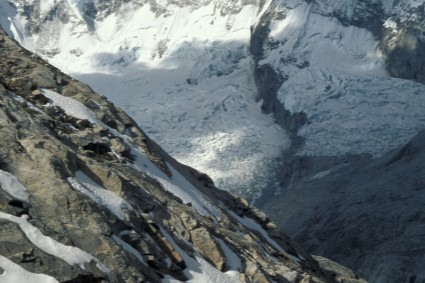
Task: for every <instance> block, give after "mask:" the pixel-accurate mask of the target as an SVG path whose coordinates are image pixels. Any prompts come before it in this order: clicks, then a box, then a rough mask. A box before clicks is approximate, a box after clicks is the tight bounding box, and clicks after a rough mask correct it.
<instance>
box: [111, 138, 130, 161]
mask: <svg viewBox="0 0 425 283" xmlns="http://www.w3.org/2000/svg"><path fill="white" fill-rule="evenodd" d="M110 143H111V149H112V150H113V151H114V152H116V153H118V154H121V155H123V156H127V157H128V156H130V151H131V150H130V147H129V146H128V145H126V144H125V143H123V142H122V140H121V139H120V138H113V139H111V140H110Z"/></svg>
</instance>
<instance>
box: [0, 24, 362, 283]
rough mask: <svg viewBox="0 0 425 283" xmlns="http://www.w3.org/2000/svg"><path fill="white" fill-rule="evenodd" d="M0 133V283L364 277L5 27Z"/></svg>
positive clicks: (0, 53)
mask: <svg viewBox="0 0 425 283" xmlns="http://www.w3.org/2000/svg"><path fill="white" fill-rule="evenodd" d="M0 132H1V136H2V139H1V141H0V225H1V230H0V267H1V268H2V274H1V275H0V281H1V279H2V278H5V280H9V281H12V282H14V281H13V280H15V282H18V281H19V280H20V278H24V277H22V276H26V275H28V274H30V276H29V278H31V279H29V280H32V281H31V282H57V281H59V282H168V280H171V279H174V280H180V281H186V280H189V279H194V280H195V282H207V281H208V280H210V281H211V282H219V281H224V282H239V281H240V282H363V281H362V280H361V279H358V278H357V277H356V276H355V275H354V274H349V273H347V272H342V273H340V272H334V271H333V270H334V269H332V268H329V264H327V265H325V267H324V268H322V267H321V266H320V264H319V262H318V261H316V260H315V259H313V258H312V257H311V256H310V255H309V254H307V253H306V252H305V251H304V250H303V249H302V248H300V247H298V246H297V245H296V244H295V243H294V242H293V241H291V240H290V239H289V238H288V237H287V236H285V235H284V234H282V233H280V232H279V231H278V230H277V229H276V226H275V225H274V224H273V223H272V222H271V221H270V220H269V219H268V217H267V216H266V215H265V214H264V213H262V212H260V211H259V210H257V209H254V208H252V207H249V206H248V205H247V204H246V202H244V201H243V200H242V199H239V198H236V197H233V196H232V195H230V194H229V193H227V192H224V191H220V190H218V189H217V188H215V187H214V185H213V183H212V182H211V180H210V179H209V178H208V176H206V175H204V174H201V173H199V172H197V171H195V170H193V169H191V168H189V167H186V166H182V165H180V164H178V163H177V162H176V161H175V160H173V159H172V158H171V157H170V156H168V155H167V154H166V153H165V152H164V151H163V150H162V149H161V148H160V147H159V146H158V145H156V144H155V143H154V142H153V141H152V140H150V139H149V137H147V136H146V135H145V134H144V133H143V131H142V130H141V129H140V128H139V127H138V126H137V125H136V124H135V123H134V122H133V121H132V119H131V118H129V117H128V116H127V115H126V114H125V113H123V112H122V111H121V110H120V109H117V108H115V107H114V106H113V105H112V103H110V102H108V101H107V99H106V98H105V97H102V96H100V95H98V94H96V93H94V92H93V91H92V90H91V89H90V88H89V87H88V86H87V85H84V84H82V83H79V82H78V81H75V80H73V79H72V78H70V77H68V76H67V75H65V74H63V73H61V72H60V71H59V70H57V69H55V68H54V67H52V66H50V65H49V64H47V63H46V62H45V61H44V60H41V59H40V58H39V57H38V56H36V55H34V54H31V53H30V52H28V51H26V50H24V49H22V48H21V47H20V46H19V45H18V44H17V43H16V42H15V41H13V40H12V39H10V38H9V37H8V36H7V35H6V34H5V33H4V32H2V31H1V32H0ZM335 270H337V269H335ZM28 272H30V273H28ZM36 273H37V274H36ZM39 273H41V274H44V275H40V274H39ZM27 278H28V277H27ZM226 280H227V281H226ZM9 281H8V282H9ZM19 282H23V281H19Z"/></svg>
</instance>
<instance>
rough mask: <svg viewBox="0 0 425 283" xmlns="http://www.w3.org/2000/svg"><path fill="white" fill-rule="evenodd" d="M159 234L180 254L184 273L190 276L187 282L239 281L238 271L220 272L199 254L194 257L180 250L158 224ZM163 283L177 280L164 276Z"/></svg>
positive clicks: (219, 282)
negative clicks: (184, 264) (184, 267)
mask: <svg viewBox="0 0 425 283" xmlns="http://www.w3.org/2000/svg"><path fill="white" fill-rule="evenodd" d="M160 231H161V234H162V235H163V236H164V237H165V238H166V239H167V240H168V241H169V242H170V243H171V244H172V245H173V247H174V249H175V250H176V251H177V252H178V253H179V254H180V255H181V256H182V258H183V260H184V262H185V263H186V266H187V268H186V269H185V275H186V276H187V277H188V278H190V280H189V281H186V282H188V283H240V282H241V281H240V279H239V272H237V271H233V270H232V271H227V272H220V271H219V270H217V269H216V268H215V267H214V266H212V265H211V264H210V263H208V262H207V261H206V260H204V259H203V258H202V257H201V256H199V255H197V256H195V259H194V258H192V257H190V256H189V255H188V254H187V253H186V252H185V251H184V250H182V249H181V248H180V247H179V246H178V245H177V244H176V242H175V241H174V240H173V238H172V237H171V236H170V235H169V234H168V233H167V232H166V231H165V230H164V228H162V227H161V226H160ZM162 282H163V283H177V282H181V281H178V280H176V279H174V278H172V277H170V276H166V277H165V278H164V279H163V280H162Z"/></svg>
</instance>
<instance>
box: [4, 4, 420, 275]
mask: <svg viewBox="0 0 425 283" xmlns="http://www.w3.org/2000/svg"><path fill="white" fill-rule="evenodd" d="M7 3H13V5H9V4H7ZM108 3H110V5H106V2H105V1H100V0H93V1H71V0H69V1H59V2H54V1H47V2H46V1H36V0H35V1H24V0H14V1H7V2H6V1H3V2H0V5H1V9H0V13H2V17H1V18H0V20H1V23H2V25H4V26H5V27H7V28H8V29H9V30H8V32H9V34H13V36H14V37H15V38H16V39H17V40H18V41H19V42H20V43H21V44H23V45H24V46H25V47H26V48H28V49H31V50H33V51H35V52H37V53H39V54H41V55H42V56H43V57H44V58H47V59H48V60H49V61H50V62H53V63H54V64H56V66H58V67H60V68H61V69H62V70H64V71H66V72H69V73H72V74H74V75H75V76H77V77H78V78H80V79H82V80H84V81H85V82H89V83H90V85H92V86H93V87H94V88H95V89H97V90H101V91H102V93H104V94H106V95H107V96H108V97H109V98H110V99H111V100H113V101H114V102H116V103H117V104H118V105H121V106H123V107H124V108H125V109H126V110H127V111H128V112H130V113H131V114H132V115H133V116H134V117H135V118H136V120H137V121H138V123H139V124H143V125H145V127H146V128H145V129H147V131H148V132H149V133H150V134H152V135H153V136H154V137H155V140H158V141H159V143H160V144H162V145H164V146H165V147H166V148H167V149H169V150H171V152H172V153H173V156H176V157H177V158H178V160H180V161H184V162H185V163H188V164H191V165H193V166H196V167H197V168H199V169H201V170H202V171H206V172H208V173H209V174H211V176H212V177H213V179H214V181H215V183H216V184H218V185H219V186H220V187H222V188H225V189H227V190H230V191H233V192H237V193H239V194H240V195H244V196H248V197H249V199H250V200H255V204H256V205H257V206H259V207H262V208H265V209H268V210H269V212H271V213H272V217H273V219H275V220H276V222H277V223H279V224H280V227H281V228H282V229H283V230H285V231H290V232H291V233H292V234H293V235H295V236H296V237H297V239H298V240H300V241H304V242H305V244H306V245H307V246H308V248H309V250H310V251H311V252H313V253H318V254H320V255H326V256H329V257H334V258H337V259H338V260H342V261H343V262H344V263H346V264H347V265H349V266H350V267H352V268H355V269H358V271H359V272H362V274H364V275H365V276H368V277H369V278H371V279H373V280H378V279H379V280H382V281H383V282H392V281H391V280H396V282H398V281H400V280H401V281H403V280H404V281H408V282H409V281H412V280H413V281H415V280H417V278H416V277H415V278H414V277H412V273H415V272H417V273H418V274H420V272H421V268H420V267H419V265H416V264H411V263H410V262H411V261H412V259H413V258H415V256H416V253H417V252H416V251H415V250H414V249H412V246H414V245H415V243H416V238H412V239H411V238H410V237H409V234H405V233H404V232H405V231H404V232H403V231H401V232H400V235H402V237H403V240H402V241H401V240H400V238H399V235H398V234H397V233H395V232H394V230H393V227H392V226H391V225H381V222H384V223H399V222H397V221H394V220H393V219H392V218H391V217H392V216H391V215H393V214H392V213H390V212H389V210H390V209H391V208H392V207H391V206H390V205H391V203H392V204H395V203H398V201H397V200H396V199H394V198H392V200H391V202H390V204H389V203H388V202H387V200H386V199H385V197H386V193H385V187H387V186H388V187H391V188H392V189H391V190H390V191H391V193H395V194H396V195H397V196H398V195H399V196H400V199H401V201H400V205H397V206H395V208H394V210H396V212H395V213H394V215H396V216H395V217H399V216H400V215H404V214H406V215H415V213H416V211H418V210H419V209H421V208H422V206H421V204H420V202H414V201H412V198H413V199H414V198H415V196H416V191H415V190H414V188H415V186H414V185H412V187H410V185H409V187H408V189H406V190H404V189H403V186H394V187H393V181H394V180H393V179H392V178H390V177H389V176H388V175H386V174H384V173H385V172H384V173H382V172H383V170H384V169H382V168H386V167H385V166H384V164H383V163H382V162H384V161H383V160H386V159H391V157H392V156H393V154H394V152H391V151H396V150H398V149H399V148H402V147H403V146H404V145H405V144H406V143H408V142H409V140H411V139H412V138H413V137H414V136H415V134H417V133H418V132H419V131H420V130H422V129H423V128H424V127H425V124H424V119H425V117H424V112H423V111H422V110H423V107H424V104H425V97H424V93H425V88H424V85H423V84H422V83H423V82H424V79H423V66H424V64H423V63H424V62H423V58H425V56H424V55H423V52H424V50H425V49H424V48H423V47H424V36H423V32H424V24H423V23H424V21H423V19H424V3H423V2H422V1H418V0H401V1H381V0H373V1H351V0H343V1H335V0H316V1H302V0H290V1H281V0H273V1H219V0H214V1H201V2H199V1H197V2H195V1H149V3H146V2H145V1H112V2H111V1H109V2H108ZM406 79H409V80H406ZM260 107H261V110H262V111H263V112H265V113H266V114H267V115H264V114H262V113H261V112H260ZM272 115H273V117H272ZM273 118H274V119H275V120H276V121H277V122H278V124H279V125H280V126H281V127H280V128H279V127H278V126H277V125H276V124H275V123H274V120H273ZM150 125H152V127H150ZM418 162H419V161H418ZM384 163H385V162H384ZM370 164H375V166H374V167H369V165H370ZM362 166H363V167H367V168H369V169H370V170H372V169H373V170H376V171H377V172H380V174H366V173H367V172H364V171H362V170H357V169H358V168H359V167H362ZM409 166H410V165H409ZM398 170H400V172H398ZM384 171H385V170H384ZM391 172H392V173H393V174H394V175H399V176H404V177H403V178H407V179H409V178H413V177H412V176H415V174H414V173H411V174H412V175H411V176H410V175H409V174H408V173H406V172H407V171H406V169H405V168H404V165H403V164H401V163H395V165H394V167H392V168H391ZM411 172H415V170H414V169H412V170H411ZM364 178H366V179H364ZM350 179H353V181H350ZM369 182H370V183H369ZM305 184H307V185H306V189H305V190H303V188H304V185H305ZM339 184H340V185H339ZM374 184H379V185H376V186H375V185H374ZM371 186H372V187H373V189H370V187H371ZM314 188H316V189H317V190H315V189H314ZM320 188H324V189H323V190H322V189H320ZM348 188H351V190H350V191H349V192H346V189H348ZM334 190H337V191H338V192H337V193H335V194H333V192H334ZM412 191H413V193H412ZM339 192H344V193H341V194H340V193H339ZM341 195H344V196H345V195H348V196H349V198H348V199H345V198H344V197H341ZM375 195H379V196H380V197H381V198H383V200H382V201H380V202H377V203H374V207H371V206H370V203H369V199H374V198H375ZM311 196H315V198H312V197H311ZM304 198H305V199H306V201H303V200H304ZM351 198H352V199H355V200H357V202H358V204H357V203H356V204H355V205H354V204H353V203H352V202H351ZM378 199H379V198H378ZM420 199H421V198H420V197H418V198H417V200H420ZM293 204H297V207H294V208H291V209H290V210H289V209H284V208H285V207H286V206H289V207H292V205H293ZM316 207H318V210H317V212H316V211H315V210H313V208H316ZM353 207H354V208H353ZM374 210H376V211H377V212H376V214H377V215H378V216H379V217H378V216H376V217H375V216H373V215H374V214H375V211H374ZM398 210H399V211H398ZM353 211H355V215H363V213H364V212H365V211H367V212H368V213H369V215H371V214H372V216H367V217H366V216H365V217H359V218H353V217H352V214H353ZM336 212H337V213H338V217H336V216H335V213H336ZM400 217H401V219H403V220H400V221H402V223H406V226H408V227H406V231H410V229H415V228H414V227H416V226H418V227H421V223H422V222H421V221H422V218H421V217H419V218H418V219H419V220H418V221H419V222H417V221H416V220H415V219H416V218H415V217H413V216H412V217H413V220H412V221H411V223H410V224H409V223H408V221H405V220H406V219H404V217H402V216H400ZM297 219H300V221H298V220H297ZM316 219H329V223H327V222H328V221H323V222H320V223H319V224H317V225H313V224H315V220H316ZM332 219H335V220H338V222H334V221H331V220H332ZM343 220H344V221H343ZM312 223H313V224H312ZM335 226H336V227H335ZM357 226H359V227H365V226H366V227H369V226H370V227H371V228H370V229H363V230H361V229H355V228H351V227H357ZM345 229H347V230H350V231H352V232H351V233H347V232H345ZM317 233H319V234H320V235H321V240H320V245H318V244H317V239H316V235H317ZM409 233H410V232H409ZM353 234H357V236H356V237H354V238H355V244H353V247H351V245H352V240H353V237H352V235H353ZM337 235H338V236H337ZM382 235H385V236H384V237H383V236H382ZM335 237H340V238H338V239H335ZM418 238H419V239H423V237H420V235H419V236H418ZM330 239H332V240H330ZM396 241H400V242H403V245H401V246H400V250H397V251H395V250H394V249H393V248H392V244H393V243H394V242H396ZM375 245H376V246H375ZM347 246H350V247H351V248H352V249H353V252H352V253H350V252H347V251H345V249H346V247H347ZM371 246H373V248H371ZM370 250H373V251H375V252H369V253H368V251H370ZM341 251H342V252H341ZM382 258H393V259H391V260H389V259H387V260H386V261H385V262H383V263H380V261H381V259H382ZM418 262H420V260H418ZM376 266H377V267H376ZM375 267H376V268H375ZM415 268H418V270H417V271H415ZM381 269H382V270H381ZM394 274H395V275H394ZM395 278H396V279H395Z"/></svg>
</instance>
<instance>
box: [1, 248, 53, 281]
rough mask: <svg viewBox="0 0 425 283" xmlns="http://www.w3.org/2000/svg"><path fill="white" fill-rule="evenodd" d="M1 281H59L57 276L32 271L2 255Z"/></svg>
mask: <svg viewBox="0 0 425 283" xmlns="http://www.w3.org/2000/svg"><path fill="white" fill-rule="evenodd" d="M0 267H1V268H2V269H4V272H3V274H0V281H1V282H5V283H6V282H7V283H30V282H31V283H59V281H58V280H56V279H55V278H53V277H51V276H48V275H45V274H39V273H32V272H29V271H27V270H26V269H24V268H22V267H21V266H19V265H17V264H16V263H14V262H13V261H11V260H9V259H8V258H6V257H4V256H1V255H0Z"/></svg>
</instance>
